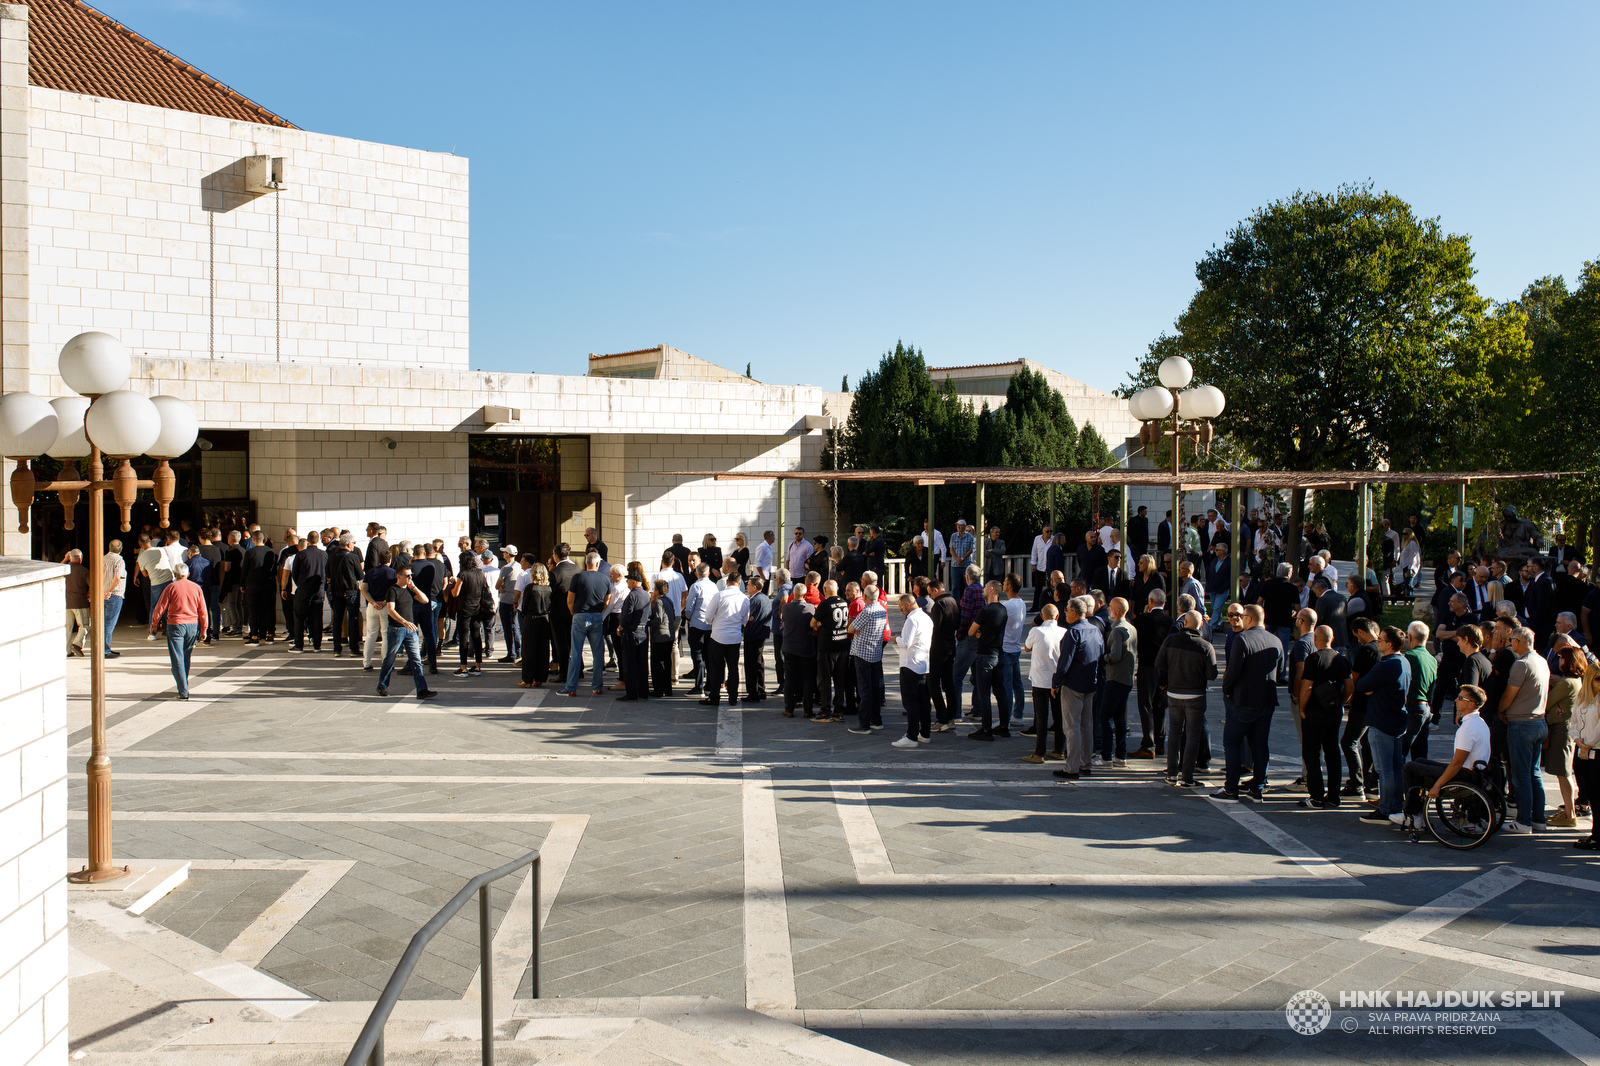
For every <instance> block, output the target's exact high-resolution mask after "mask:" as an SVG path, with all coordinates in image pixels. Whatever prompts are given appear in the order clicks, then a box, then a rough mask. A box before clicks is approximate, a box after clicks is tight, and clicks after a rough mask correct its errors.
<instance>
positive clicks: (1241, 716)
mask: <svg viewBox="0 0 1600 1066" xmlns="http://www.w3.org/2000/svg"><path fill="white" fill-rule="evenodd" d="M1242 610H1243V612H1244V619H1243V621H1242V623H1241V624H1240V628H1239V633H1238V635H1237V636H1235V637H1234V638H1233V645H1232V646H1231V647H1230V648H1229V649H1228V666H1227V669H1226V670H1225V671H1224V672H1223V675H1222V694H1223V696H1224V697H1226V698H1227V701H1228V702H1227V717H1226V718H1225V719H1224V726H1223V731H1222V747H1223V750H1224V752H1225V753H1226V759H1227V768H1228V772H1227V780H1226V782H1225V783H1224V784H1223V786H1222V788H1220V789H1218V790H1217V791H1216V792H1213V793H1212V794H1211V798H1212V799H1220V800H1237V799H1238V798H1239V773H1240V748H1241V747H1242V746H1243V745H1244V744H1245V743H1246V742H1248V743H1249V744H1250V757H1251V763H1252V766H1253V768H1254V769H1253V772H1252V774H1251V777H1250V784H1249V786H1248V787H1247V788H1246V789H1245V792H1244V794H1245V795H1247V796H1249V797H1250V798H1251V799H1254V800H1259V799H1261V793H1262V791H1263V790H1264V789H1265V788H1266V787H1267V759H1268V757H1269V755H1268V752H1267V737H1268V735H1269V733H1270V732H1271V730H1272V713H1273V711H1275V710H1276V709H1277V707H1278V684H1277V681H1276V680H1275V678H1276V677H1277V673H1278V660H1279V659H1281V658H1282V657H1283V645H1282V644H1280V643H1278V638H1277V637H1275V636H1273V635H1272V634H1271V633H1268V632H1267V631H1266V629H1265V628H1263V626H1262V624H1261V623H1262V620H1263V619H1264V618H1265V617H1266V615H1265V613H1264V612H1263V611H1262V610H1261V606H1260V604H1255V603H1252V604H1248V605H1246V606H1245V607H1244V608H1243V609H1242Z"/></svg>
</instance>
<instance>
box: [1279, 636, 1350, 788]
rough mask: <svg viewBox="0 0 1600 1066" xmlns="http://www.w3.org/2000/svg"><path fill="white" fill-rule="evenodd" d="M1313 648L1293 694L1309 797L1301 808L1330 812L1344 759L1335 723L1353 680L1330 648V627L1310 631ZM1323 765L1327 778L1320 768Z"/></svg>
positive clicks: (1342, 658) (1342, 657)
mask: <svg viewBox="0 0 1600 1066" xmlns="http://www.w3.org/2000/svg"><path fill="white" fill-rule="evenodd" d="M1313 640H1314V642H1315V645H1316V650H1315V651H1313V652H1312V653H1311V655H1310V656H1309V657H1308V658H1306V660H1305V661H1304V662H1303V663H1302V664H1301V665H1300V669H1299V684H1298V685H1297V686H1296V688H1295V692H1294V713H1295V715H1296V717H1297V718H1298V719H1299V724H1300V758H1301V762H1302V763H1303V764H1304V767H1305V781H1306V791H1307V792H1309V793H1310V795H1309V796H1308V797H1306V798H1305V799H1302V800H1301V801H1300V806H1302V807H1317V808H1321V809H1323V810H1332V809H1334V808H1336V807H1338V806H1339V781H1340V767H1341V765H1342V762H1343V760H1342V757H1341V753H1340V749H1339V724H1340V721H1341V720H1342V719H1343V717H1344V706H1345V704H1346V703H1349V702H1350V697H1351V695H1352V694H1353V693H1354V692H1355V677H1354V675H1353V674H1352V673H1351V670H1350V660H1349V659H1348V658H1346V657H1345V655H1344V653H1343V652H1341V651H1339V650H1337V649H1335V648H1334V647H1333V629H1332V628H1331V627H1329V626H1317V627H1316V629H1315V631H1314V633H1313ZM1324 766H1326V767H1327V770H1328V775H1327V778H1326V779H1324V778H1323V774H1322V770H1323V767H1324Z"/></svg>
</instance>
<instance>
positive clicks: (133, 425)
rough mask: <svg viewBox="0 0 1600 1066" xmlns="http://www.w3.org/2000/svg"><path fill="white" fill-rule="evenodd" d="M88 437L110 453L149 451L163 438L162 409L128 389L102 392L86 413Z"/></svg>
mask: <svg viewBox="0 0 1600 1066" xmlns="http://www.w3.org/2000/svg"><path fill="white" fill-rule="evenodd" d="M83 424H84V429H85V430H86V431H87V432H88V434H89V440H90V441H91V442H92V443H93V444H94V445H95V446H96V447H98V448H99V449H100V450H101V451H103V452H105V453H106V454H107V455H109V456H112V457H113V458H118V459H131V458H133V457H134V456H136V455H144V454H146V453H147V452H148V451H149V450H150V449H151V448H152V447H153V446H154V445H155V443H156V441H157V440H159V439H160V437H161V412H160V410H158V409H157V408H156V405H155V404H153V403H151V402H150V399H149V398H148V397H146V396H142V395H140V394H139V393H137V392H131V391H129V390H127V389H117V390H116V391H114V392H108V393H105V394H103V395H102V396H101V397H100V398H99V399H97V400H95V402H94V403H93V404H92V405H91V406H90V408H89V413H88V414H87V415H85V416H84V420H83Z"/></svg>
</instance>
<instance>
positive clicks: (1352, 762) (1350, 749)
mask: <svg viewBox="0 0 1600 1066" xmlns="http://www.w3.org/2000/svg"><path fill="white" fill-rule="evenodd" d="M1302 732H1303V731H1302ZM1366 735H1367V709H1366V707H1362V708H1361V709H1360V710H1359V711H1358V710H1356V709H1355V707H1353V706H1352V707H1351V708H1350V713H1349V714H1348V715H1346V716H1345V720H1344V732H1343V733H1341V734H1340V735H1339V747H1341V748H1342V749H1344V763H1345V767H1346V769H1347V770H1348V771H1349V777H1347V778H1346V780H1347V781H1351V782H1354V783H1355V784H1357V785H1363V786H1364V785H1365V784H1366V781H1367V774H1366V771H1367V769H1368V768H1370V767H1371V766H1372V759H1371V758H1370V757H1367V758H1365V761H1363V756H1365V752H1363V751H1362V749H1361V747H1360V744H1361V742H1362V741H1363V740H1364V739H1366Z"/></svg>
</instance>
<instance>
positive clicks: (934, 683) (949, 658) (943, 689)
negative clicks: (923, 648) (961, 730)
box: [928, 648, 956, 722]
mask: <svg viewBox="0 0 1600 1066" xmlns="http://www.w3.org/2000/svg"><path fill="white" fill-rule="evenodd" d="M955 661H956V651H955V649H954V648H950V649H948V650H945V651H938V650H935V651H933V652H932V653H930V654H929V656H928V698H929V700H931V701H932V703H933V716H934V718H935V719H936V720H937V721H940V722H953V721H955V717H956V710H955V708H956V679H955V676H954V675H953V674H952V673H951V671H952V670H954V669H955Z"/></svg>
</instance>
